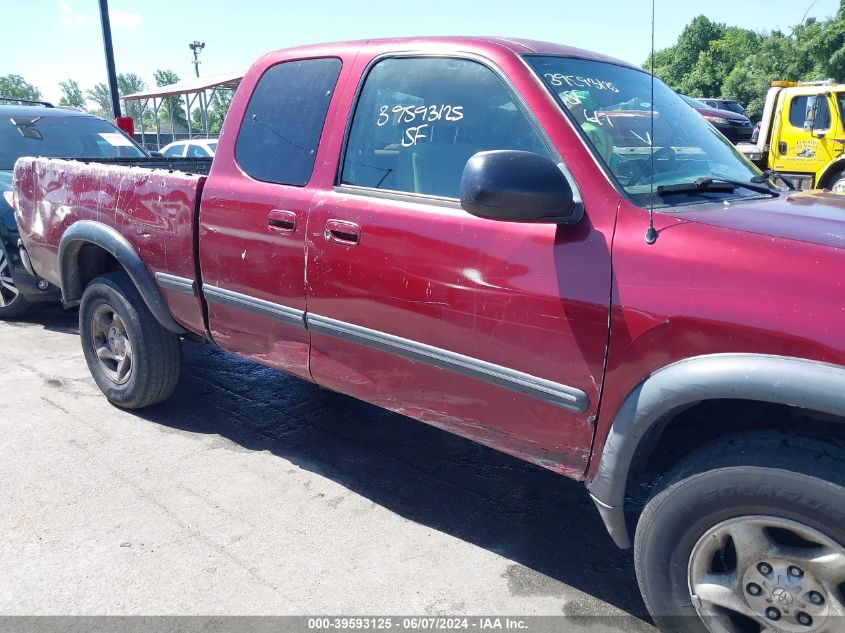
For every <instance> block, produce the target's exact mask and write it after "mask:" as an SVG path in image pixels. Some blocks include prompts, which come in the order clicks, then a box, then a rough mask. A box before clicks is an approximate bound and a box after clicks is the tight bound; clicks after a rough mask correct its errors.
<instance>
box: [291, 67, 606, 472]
mask: <svg viewBox="0 0 845 633" xmlns="http://www.w3.org/2000/svg"><path fill="white" fill-rule="evenodd" d="M543 98H545V96H544V97H543ZM494 149H518V150H524V151H530V152H535V153H537V154H540V155H543V156H546V157H549V158H551V159H552V160H554V161H555V162H560V157H559V156H558V155H557V152H556V150H555V149H554V148H553V146H552V145H551V143H550V142H549V141H548V140H547V138H546V135H545V133H544V131H543V130H542V128H541V127H540V126H539V124H538V123H537V121H536V120H535V119H534V117H533V115H532V114H531V113H530V112H529V111H528V109H527V107H526V106H525V105H524V104H523V101H522V99H521V98H520V97H519V96H518V95H517V93H516V91H515V90H513V89H511V88H510V87H509V85H508V84H507V83H506V81H505V80H504V79H503V78H502V77H501V76H500V74H499V73H497V72H496V71H495V70H494V69H492V68H491V67H489V66H487V65H485V64H482V63H479V62H478V61H474V60H469V59H456V58H449V57H416V58H415V57H408V56H403V57H388V58H385V59H382V60H381V61H378V62H377V63H375V65H374V66H373V67H372V68H371V70H370V71H369V73H368V74H367V76H366V79H365V81H364V84H363V86H362V88H361V89H360V95H359V97H358V101H357V104H356V105H355V108H354V114H353V120H352V122H351V126H350V130H349V132H348V138H347V142H346V146H345V150H344V151H345V153H344V156H343V160H342V165H341V169H340V177H339V178H340V180H339V182H338V184H337V186H336V187H334V189H332V190H330V191H327V192H326V193H325V197H324V198H320V199H319V200H317V201H315V205H314V207H313V208H312V210H311V212H310V214H309V220H308V227H309V228H308V248H307V253H308V263H307V268H308V285H307V287H308V327H309V331H310V333H311V337H312V353H311V371H312V374H313V376H314V379H315V380H316V381H317V382H318V383H320V384H323V385H325V386H327V387H329V388H331V389H334V390H337V391H341V392H345V393H348V394H350V395H353V396H356V397H358V398H361V399H364V400H368V401H370V402H373V403H375V404H378V405H380V406H382V407H385V408H387V409H392V410H395V411H399V412H401V413H403V414H406V415H409V416H411V417H415V418H418V419H421V420H424V421H426V422H428V423H431V424H433V425H435V426H439V427H442V428H445V429H447V430H449V431H452V432H455V433H458V434H460V435H464V436H466V437H470V438H472V439H474V440H476V441H480V442H482V443H486V444H488V445H491V446H494V447H496V448H500V449H502V450H504V451H506V452H510V453H512V454H516V455H518V456H519V457H521V458H523V459H526V460H529V461H532V462H535V463H539V464H542V465H544V466H547V467H549V468H553V469H555V470H558V471H559V472H564V473H566V474H569V475H571V476H578V475H580V474H581V473H583V472H584V469H585V466H586V464H587V460H588V457H589V448H590V445H591V441H592V434H593V420H594V416H595V414H596V411H597V406H598V396H599V390H600V387H601V380H602V372H603V362H604V355H605V349H606V345H607V327H608V305H609V300H610V255H609V240H608V238H607V235H608V234H609V233H605V232H603V231H601V230H596V228H595V226H594V225H592V224H591V223H590V221H589V220H588V219H587V218H584V221H583V222H581V223H580V224H579V225H575V226H567V227H558V226H556V225H554V224H517V223H510V222H497V221H492V220H485V219H481V218H477V217H474V216H472V215H470V214H468V213H466V212H465V211H463V210H462V209H461V207H460V204H459V202H458V189H459V184H460V180H461V175H462V173H463V169H464V165H465V164H466V161H467V160H468V159H469V158H470V156H472V155H473V154H475V153H476V152H479V151H484V150H494ZM611 208H612V209H615V206H611ZM610 217H612V213H611V214H610ZM603 228H607V227H603Z"/></svg>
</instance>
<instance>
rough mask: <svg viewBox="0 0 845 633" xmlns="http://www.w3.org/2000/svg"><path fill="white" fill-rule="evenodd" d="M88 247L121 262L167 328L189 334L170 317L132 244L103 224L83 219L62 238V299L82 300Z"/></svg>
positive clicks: (142, 296) (65, 300) (153, 311)
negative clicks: (82, 255)
mask: <svg viewBox="0 0 845 633" xmlns="http://www.w3.org/2000/svg"><path fill="white" fill-rule="evenodd" d="M86 244H93V245H94V246H98V247H100V248H102V249H103V250H105V251H106V252H108V253H109V254H111V255H112V256H113V257H114V258H115V259H116V260H117V261H118V263H119V264H120V265H121V266H122V267H123V268H124V270H125V271H126V272H127V274H128V275H129V277H130V279H132V282H133V283H134V284H135V287H136V288H137V289H138V292H139V293H140V295H141V298H142V299H143V300H144V303H146V304H147V307H148V308H149V310H150V312H152V313H153V316H154V317H155V319H156V321H158V322H159V323H160V324H161V326H162V327H163V328H165V329H166V330H169V331H170V332H173V333H174V334H179V335H182V334H185V329H184V328H182V327H181V326H180V325H179V324H177V323H176V321H174V320H173V317H171V316H170V312H169V311H168V310H167V306H166V305H165V303H164V299H162V297H161V294H160V293H159V291H158V288H157V287H156V285H155V282H154V281H153V279H152V276H151V275H150V273H149V272H148V271H147V269H146V267H145V266H144V263H143V262H142V261H141V258H140V257H139V255H138V253H136V252H135V249H134V248H133V247H132V245H131V244H130V243H129V242H128V241H127V239H126V238H125V237H123V236H122V235H121V234H120V233H118V232H117V231H116V230H115V229H113V228H112V227H110V226H107V225H105V224H101V223H100V222H94V221H91V220H80V221H79V222H76V223H74V224H72V225H71V226H70V227H68V229H67V231H65V232H64V235H62V239H61V241H60V242H59V271H60V275H61V285H62V300H63V301H64V302H65V303H69V304H73V303H78V302H79V300H80V299H81V298H82V291H83V288H82V279H81V278H80V275H79V266H78V265H77V264H78V258H79V251H80V249H81V248H82V247H83V246H85V245H86Z"/></svg>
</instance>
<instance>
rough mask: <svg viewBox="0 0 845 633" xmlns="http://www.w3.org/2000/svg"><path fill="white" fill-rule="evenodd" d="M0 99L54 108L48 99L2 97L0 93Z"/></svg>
mask: <svg viewBox="0 0 845 633" xmlns="http://www.w3.org/2000/svg"><path fill="white" fill-rule="evenodd" d="M0 101H14V102H15V103H28V104H30V105H40V106H44V107H45V108H55V107H56V106H54V105H53V104H52V103H50V102H49V101H33V100H32V99H18V98H17V97H4V96H3V95H0Z"/></svg>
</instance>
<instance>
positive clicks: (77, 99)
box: [59, 79, 85, 110]
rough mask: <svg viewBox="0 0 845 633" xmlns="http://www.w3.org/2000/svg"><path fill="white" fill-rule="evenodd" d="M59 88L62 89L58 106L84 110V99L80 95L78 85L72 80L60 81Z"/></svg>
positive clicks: (80, 91) (80, 90)
mask: <svg viewBox="0 0 845 633" xmlns="http://www.w3.org/2000/svg"><path fill="white" fill-rule="evenodd" d="M59 87H60V88H61V89H62V96H61V98H60V99H59V105H62V106H71V107H73V108H80V109H82V110H84V109H85V97H84V96H83V95H82V89H81V88H80V87H79V84H78V83H76V82H75V81H74V80H73V79H68V80H67V81H60V82H59Z"/></svg>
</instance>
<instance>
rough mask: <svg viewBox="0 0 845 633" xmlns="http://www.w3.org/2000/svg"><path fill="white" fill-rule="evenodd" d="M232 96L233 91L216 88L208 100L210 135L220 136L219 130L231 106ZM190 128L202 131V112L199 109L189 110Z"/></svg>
mask: <svg viewBox="0 0 845 633" xmlns="http://www.w3.org/2000/svg"><path fill="white" fill-rule="evenodd" d="M234 94H235V92H234V90H225V89H222V88H218V89H217V90H216V91H215V92H214V96H213V97H211V99H209V102H208V131H209V133H210V134H220V130H221V128H222V127H223V119H224V118H226V113H227V112H228V111H229V106H230V105H231V104H232V97H233V96H234ZM191 127H192V129H194V130H195V131H198V132H201V131H202V130H203V126H202V112H200V109H199V107H197V108H196V109H193V110H191Z"/></svg>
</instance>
